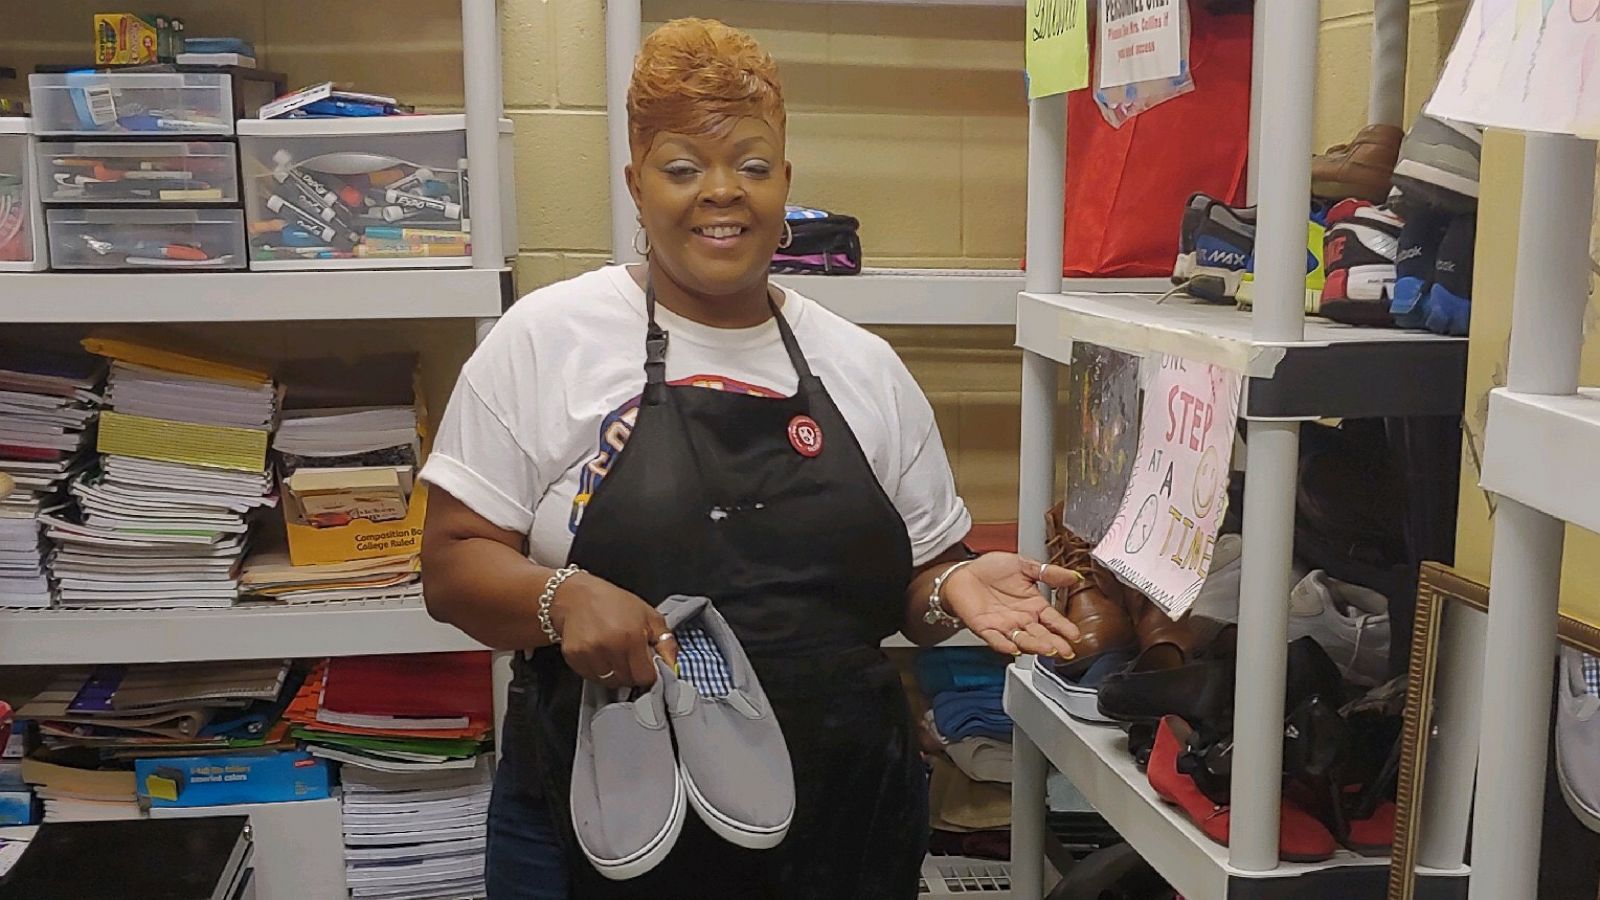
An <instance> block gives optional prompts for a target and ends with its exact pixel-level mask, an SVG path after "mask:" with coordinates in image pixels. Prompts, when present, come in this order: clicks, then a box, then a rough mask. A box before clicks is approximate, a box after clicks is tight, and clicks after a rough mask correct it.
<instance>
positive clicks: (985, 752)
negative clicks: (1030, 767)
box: [944, 737, 1011, 784]
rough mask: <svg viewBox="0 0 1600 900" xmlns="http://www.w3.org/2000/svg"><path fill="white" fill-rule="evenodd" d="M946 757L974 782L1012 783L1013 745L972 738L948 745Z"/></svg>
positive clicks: (991, 739)
mask: <svg viewBox="0 0 1600 900" xmlns="http://www.w3.org/2000/svg"><path fill="white" fill-rule="evenodd" d="M944 752H945V755H946V756H948V757H950V761H951V762H953V763H955V764H956V768H958V769H960V770H961V771H963V772H965V773H967V777H968V778H971V779H972V780H973V781H993V782H999V783H1001V784H1010V783H1011V744H1010V743H1009V742H1007V741H997V740H995V739H994V738H987V737H971V738H967V739H966V740H964V741H956V742H955V743H953V744H946V745H945V748H944Z"/></svg>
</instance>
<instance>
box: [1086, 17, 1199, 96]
mask: <svg viewBox="0 0 1600 900" xmlns="http://www.w3.org/2000/svg"><path fill="white" fill-rule="evenodd" d="M1182 10H1183V3H1182V2H1180V0H1102V2H1101V4H1100V87H1101V89H1102V90H1103V89H1105V88H1110V87H1120V86H1122V85H1124V84H1134V83H1136V82H1140V81H1152V80H1154V79H1158V78H1171V77H1173V76H1175V75H1177V74H1179V73H1180V72H1181V71H1182V70H1183V54H1182V51H1181V50H1180V45H1181V41H1180V37H1179V31H1180V29H1181V27H1182V21H1181V18H1180V17H1181V16H1182V15H1183V11H1182Z"/></svg>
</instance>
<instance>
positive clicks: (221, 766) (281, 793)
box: [133, 751, 330, 807]
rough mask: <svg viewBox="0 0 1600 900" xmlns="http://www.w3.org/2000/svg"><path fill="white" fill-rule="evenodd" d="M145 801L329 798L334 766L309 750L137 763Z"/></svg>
mask: <svg viewBox="0 0 1600 900" xmlns="http://www.w3.org/2000/svg"><path fill="white" fill-rule="evenodd" d="M133 770H134V776H135V778H136V781H137V785H138V791H139V796H140V797H148V798H149V799H150V805H151V806H156V807H159V806H223V805H226V804H232V803H281V802H285V801H291V800H320V799H323V798H325V797H328V796H329V791H330V786H329V783H330V779H329V777H328V761H327V760H325V759H318V758H317V757H314V756H312V755H311V754H309V753H306V752H304V751H293V752H280V751H271V752H266V753H263V752H260V751H249V752H242V753H228V754H222V755H218V756H172V757H152V758H149V759H137V760H134V763H133Z"/></svg>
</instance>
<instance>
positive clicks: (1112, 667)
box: [1078, 650, 1138, 689]
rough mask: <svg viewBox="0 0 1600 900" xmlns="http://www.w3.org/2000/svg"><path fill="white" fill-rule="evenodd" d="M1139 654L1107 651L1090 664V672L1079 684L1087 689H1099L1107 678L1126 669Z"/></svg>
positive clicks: (1084, 675)
mask: <svg viewBox="0 0 1600 900" xmlns="http://www.w3.org/2000/svg"><path fill="white" fill-rule="evenodd" d="M1137 656H1138V654H1136V653H1134V652H1133V651H1132V650H1107V651H1106V652H1104V653H1102V654H1100V656H1099V658H1098V659H1096V660H1095V661H1094V662H1093V663H1090V665H1089V670H1088V671H1086V672H1084V673H1083V675H1082V677H1080V678H1079V679H1078V684H1079V685H1080V686H1082V687H1086V688H1096V689H1098V688H1099V687H1100V685H1101V684H1103V683H1104V682H1105V680H1106V679H1107V678H1110V677H1111V676H1112V675H1115V674H1116V673H1118V672H1120V671H1122V670H1123V669H1126V668H1127V667H1128V666H1129V665H1130V664H1132V662H1133V661H1134V659H1135V658H1137Z"/></svg>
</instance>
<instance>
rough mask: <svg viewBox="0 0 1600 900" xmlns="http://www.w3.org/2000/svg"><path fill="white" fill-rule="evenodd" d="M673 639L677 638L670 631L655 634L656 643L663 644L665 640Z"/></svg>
mask: <svg viewBox="0 0 1600 900" xmlns="http://www.w3.org/2000/svg"><path fill="white" fill-rule="evenodd" d="M673 640H677V637H676V636H674V635H673V633H672V632H670V631H663V632H661V633H660V634H658V635H656V640H655V642H656V643H658V644H664V643H666V642H667V641H673Z"/></svg>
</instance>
